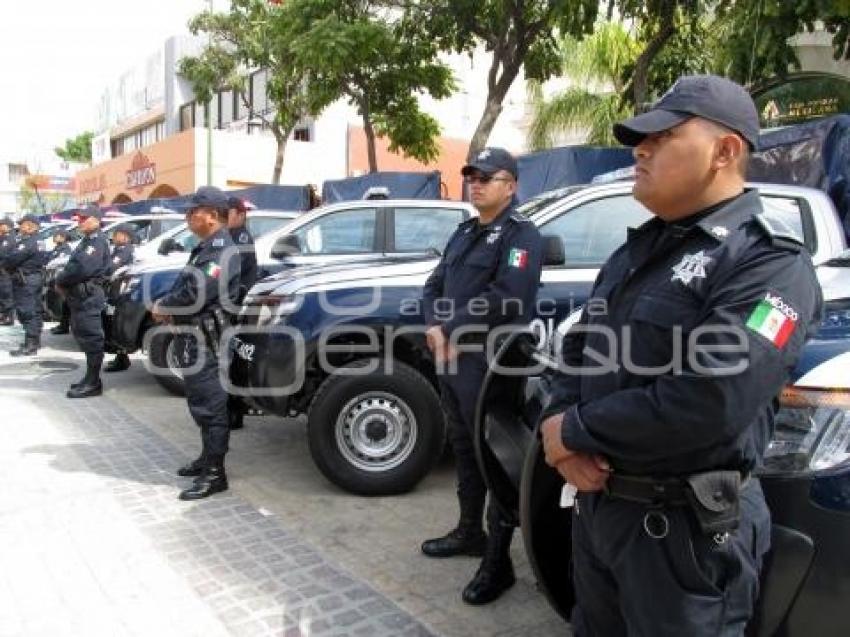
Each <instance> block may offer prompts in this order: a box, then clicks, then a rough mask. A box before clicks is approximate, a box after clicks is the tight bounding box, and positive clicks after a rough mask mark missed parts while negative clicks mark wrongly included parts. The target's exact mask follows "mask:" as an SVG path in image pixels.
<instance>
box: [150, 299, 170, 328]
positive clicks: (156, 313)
mask: <svg viewBox="0 0 850 637" xmlns="http://www.w3.org/2000/svg"><path fill="white" fill-rule="evenodd" d="M151 318H152V319H153V320H154V322H155V323H170V322H171V315H169V314H164V313H163V312H162V311H161V310H160V308H159V303H154V304H153V307H152V308H151Z"/></svg>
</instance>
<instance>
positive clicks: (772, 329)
mask: <svg viewBox="0 0 850 637" xmlns="http://www.w3.org/2000/svg"><path fill="white" fill-rule="evenodd" d="M799 318H800V316H799V314H797V311H796V310H795V309H794V308H793V307H791V306H790V305H788V303H786V302H785V301H784V300H782V298H781V297H779V296H777V295H775V294H771V293H770V292H768V293H767V294H766V295H765V297H764V298H763V299H762V300H761V301H759V304H758V305H757V306H756V307H755V309H754V310H753V311H752V313H751V314H750V317H749V318H748V319H747V327H749V328H750V329H751V330H753V331H754V332H758V333H759V334H761V335H762V336H764V337H765V338H766V339H767V340H769V341H770V342H771V343H773V344H774V345H776V347H779V348H782V347H785V343H787V342H788V339H789V338H791V334H793V333H794V328H796V327H797V321H798V320H799Z"/></svg>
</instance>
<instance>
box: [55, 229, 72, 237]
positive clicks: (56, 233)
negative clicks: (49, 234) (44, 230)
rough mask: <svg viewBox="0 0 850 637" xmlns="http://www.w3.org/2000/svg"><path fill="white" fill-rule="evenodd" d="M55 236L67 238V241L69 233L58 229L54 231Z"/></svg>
mask: <svg viewBox="0 0 850 637" xmlns="http://www.w3.org/2000/svg"><path fill="white" fill-rule="evenodd" d="M53 236H54V237H65V238H66V239H67V238H68V231H67V230H66V229H65V228H56V230H54V231H53Z"/></svg>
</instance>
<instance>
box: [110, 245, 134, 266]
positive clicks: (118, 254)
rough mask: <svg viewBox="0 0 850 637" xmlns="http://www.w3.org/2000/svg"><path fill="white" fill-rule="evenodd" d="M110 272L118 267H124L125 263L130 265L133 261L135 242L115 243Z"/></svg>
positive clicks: (111, 255)
mask: <svg viewBox="0 0 850 637" xmlns="http://www.w3.org/2000/svg"><path fill="white" fill-rule="evenodd" d="M109 261H110V266H109V271H110V273H112V272H115V271H116V270H117V269H118V268H122V267H124V266H125V265H129V264H130V263H132V262H133V244H132V243H127V244H125V245H121V246H119V245H114V246H112V253H111V254H110V257H109Z"/></svg>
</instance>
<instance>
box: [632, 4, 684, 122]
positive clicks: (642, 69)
mask: <svg viewBox="0 0 850 637" xmlns="http://www.w3.org/2000/svg"><path fill="white" fill-rule="evenodd" d="M675 33H676V25H675V24H674V22H673V16H672V15H670V16H669V19H665V20H664V26H662V27H661V29H660V30H659V31H658V33H656V34H655V37H653V38H652V40H650V41H649V44H647V45H646V48H645V49H644V50H643V51H642V52H641V54H640V55H639V56H638V59H637V61H635V70H634V73H633V74H632V95H633V98H634V101H635V110H636V112H638V113H640V112H641V111H642V110H643V105H644V104H645V103H646V100H647V94H648V93H649V67H650V66H651V65H652V61H653V60H654V59H655V57H656V56H657V55H658V54H659V53H660V52H661V49H663V48H664V45H665V44H667V40H669V39H670V38H672V37H673V35H674V34H675Z"/></svg>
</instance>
